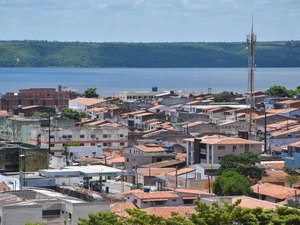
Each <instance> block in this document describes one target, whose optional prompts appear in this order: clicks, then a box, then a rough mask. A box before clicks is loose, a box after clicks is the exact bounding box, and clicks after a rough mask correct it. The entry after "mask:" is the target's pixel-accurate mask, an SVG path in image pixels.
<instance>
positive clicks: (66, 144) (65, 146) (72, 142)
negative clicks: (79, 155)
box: [62, 141, 80, 155]
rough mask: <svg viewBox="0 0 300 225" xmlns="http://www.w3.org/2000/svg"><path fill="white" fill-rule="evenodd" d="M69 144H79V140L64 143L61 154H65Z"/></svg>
mask: <svg viewBox="0 0 300 225" xmlns="http://www.w3.org/2000/svg"><path fill="white" fill-rule="evenodd" d="M71 146H80V143H79V141H68V142H67V143H65V145H64V151H63V153H62V154H63V155H67V148H68V147H71Z"/></svg>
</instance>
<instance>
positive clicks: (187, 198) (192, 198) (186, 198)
mask: <svg viewBox="0 0 300 225" xmlns="http://www.w3.org/2000/svg"><path fill="white" fill-rule="evenodd" d="M182 199H183V200H196V199H198V198H197V197H196V196H189V197H182Z"/></svg>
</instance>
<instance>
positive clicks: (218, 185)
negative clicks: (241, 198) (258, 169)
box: [213, 170, 252, 196]
mask: <svg viewBox="0 0 300 225" xmlns="http://www.w3.org/2000/svg"><path fill="white" fill-rule="evenodd" d="M213 192H214V193H215V194H216V195H221V196H228V195H229V196H234V195H250V194H251V193H252V191H251V184H250V182H249V181H248V180H247V178H246V177H244V176H242V175H240V174H239V173H237V172H235V171H230V170H228V171H224V172H223V173H222V174H221V175H219V176H218V177H217V178H216V180H215V181H214V184H213Z"/></svg>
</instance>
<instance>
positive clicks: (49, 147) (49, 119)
mask: <svg viewBox="0 0 300 225" xmlns="http://www.w3.org/2000/svg"><path fill="white" fill-rule="evenodd" d="M48 135H49V139H48V154H51V117H50V112H49V113H48Z"/></svg>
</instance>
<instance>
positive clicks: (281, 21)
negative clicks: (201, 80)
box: [0, 0, 300, 42]
mask: <svg viewBox="0 0 300 225" xmlns="http://www.w3.org/2000/svg"><path fill="white" fill-rule="evenodd" d="M252 13H253V14H254V29H255V32H256V33H257V40H258V41H271V40H272V41H273V40H291V39H293V40H300V29H299V27H300V0H0V40H24V39H27V40H57V41H96V42H114V41H124V42H175V41H177V42H182V41H206V42H212V41H228V42H232V41H245V38H246V34H247V33H249V31H250V29H251V17H252Z"/></svg>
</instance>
